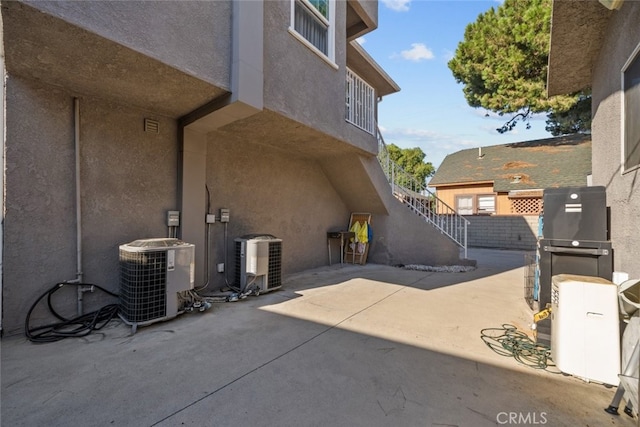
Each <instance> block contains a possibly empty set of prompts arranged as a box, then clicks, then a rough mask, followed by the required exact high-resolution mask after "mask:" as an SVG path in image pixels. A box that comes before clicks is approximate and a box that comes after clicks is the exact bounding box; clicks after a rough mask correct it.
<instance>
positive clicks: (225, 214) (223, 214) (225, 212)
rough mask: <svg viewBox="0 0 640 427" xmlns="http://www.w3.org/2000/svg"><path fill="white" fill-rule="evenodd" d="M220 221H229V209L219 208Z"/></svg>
mask: <svg viewBox="0 0 640 427" xmlns="http://www.w3.org/2000/svg"><path fill="white" fill-rule="evenodd" d="M220 222H229V209H224V208H221V209H220Z"/></svg>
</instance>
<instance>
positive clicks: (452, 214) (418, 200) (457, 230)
mask: <svg viewBox="0 0 640 427" xmlns="http://www.w3.org/2000/svg"><path fill="white" fill-rule="evenodd" d="M376 136H377V139H378V161H379V162H380V166H382V170H383V171H384V173H385V175H386V177H387V181H388V182H389V185H391V191H392V193H393V195H394V197H396V198H397V199H398V200H400V201H401V202H403V203H404V204H406V205H407V206H408V207H409V208H410V209H411V210H412V211H413V212H415V213H416V214H417V215H419V216H421V217H422V218H423V219H424V220H425V221H426V222H428V223H429V224H431V225H433V226H434V227H436V228H437V229H438V230H439V231H440V232H441V233H442V234H445V235H446V236H448V237H449V238H450V239H451V240H453V241H454V242H455V243H456V244H457V245H458V246H460V247H461V248H462V249H464V258H465V259H466V258H467V226H468V224H469V221H468V220H467V219H466V218H464V217H463V216H461V215H459V214H458V213H457V212H456V210H455V209H453V208H452V207H450V206H449V205H447V204H446V203H445V202H443V201H442V200H440V199H439V198H438V197H437V196H436V195H435V194H434V193H433V192H431V191H430V190H429V189H428V188H427V185H426V184H425V183H421V182H420V181H418V180H417V179H416V178H415V177H414V176H413V175H411V174H410V173H408V172H406V171H405V170H404V169H403V168H402V167H401V166H400V165H398V164H397V163H395V162H394V161H393V160H392V159H391V157H390V155H389V151H388V150H387V145H386V144H385V142H384V139H383V137H382V134H381V133H380V129H377V130H376Z"/></svg>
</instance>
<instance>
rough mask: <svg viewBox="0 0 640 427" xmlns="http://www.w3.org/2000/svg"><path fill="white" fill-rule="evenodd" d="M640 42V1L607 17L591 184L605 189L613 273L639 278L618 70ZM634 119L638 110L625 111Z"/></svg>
mask: <svg viewBox="0 0 640 427" xmlns="http://www.w3.org/2000/svg"><path fill="white" fill-rule="evenodd" d="M639 43H640V2H635V1H625V2H624V3H623V5H622V8H621V9H620V10H619V11H616V12H614V13H613V14H612V16H611V20H610V22H609V26H608V28H607V31H606V36H605V40H604V42H603V44H602V48H601V50H600V56H599V57H598V59H597V61H596V63H595V67H594V69H593V76H592V82H593V92H592V93H593V98H592V105H593V121H592V136H593V166H594V167H593V184H594V185H604V186H606V188H607V205H608V206H610V207H611V210H610V212H611V241H612V245H613V250H614V270H615V271H624V272H627V273H629V275H630V277H632V278H640V263H639V262H638V248H640V221H639V220H638V215H639V212H640V176H639V174H640V170H639V169H635V170H633V171H630V172H627V173H624V174H623V173H622V171H621V166H620V165H621V158H622V142H621V141H622V135H621V122H622V121H623V118H622V117H623V116H622V111H621V107H622V93H621V71H622V67H623V65H624V64H625V62H626V61H627V60H628V59H629V57H630V56H631V53H632V52H633V51H634V49H636V48H637V47H638V44H639ZM626 114H632V115H634V116H635V117H638V115H639V114H640V112H639V111H628V112H627V113H626Z"/></svg>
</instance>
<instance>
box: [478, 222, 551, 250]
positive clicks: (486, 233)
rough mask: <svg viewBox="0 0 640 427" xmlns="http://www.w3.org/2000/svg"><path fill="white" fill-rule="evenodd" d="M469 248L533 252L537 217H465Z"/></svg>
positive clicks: (535, 242) (536, 233)
mask: <svg viewBox="0 0 640 427" xmlns="http://www.w3.org/2000/svg"><path fill="white" fill-rule="evenodd" d="M465 218H466V219H467V220H468V221H469V226H468V227H469V228H468V239H469V246H472V247H480V248H500V249H519V250H535V249H536V244H537V235H538V221H539V216H538V215H492V216H486V215H467V216H465Z"/></svg>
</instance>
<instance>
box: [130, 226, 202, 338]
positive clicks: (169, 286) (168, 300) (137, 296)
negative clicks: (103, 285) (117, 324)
mask: <svg viewBox="0 0 640 427" xmlns="http://www.w3.org/2000/svg"><path fill="white" fill-rule="evenodd" d="M119 249H120V313H119V315H120V317H121V318H122V320H123V321H124V322H125V323H127V324H129V325H132V326H133V327H134V331H135V328H136V327H137V326H138V325H140V326H144V325H148V324H150V323H153V322H157V321H161V320H167V319H171V318H173V317H175V316H177V315H178V314H180V312H181V311H182V307H180V299H179V296H178V293H179V292H183V291H188V290H190V289H193V284H194V252H195V246H194V245H193V244H191V243H185V242H183V241H181V240H178V239H174V238H157V239H140V240H135V241H133V242H131V243H127V244H125V245H121V246H120V248H119Z"/></svg>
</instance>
